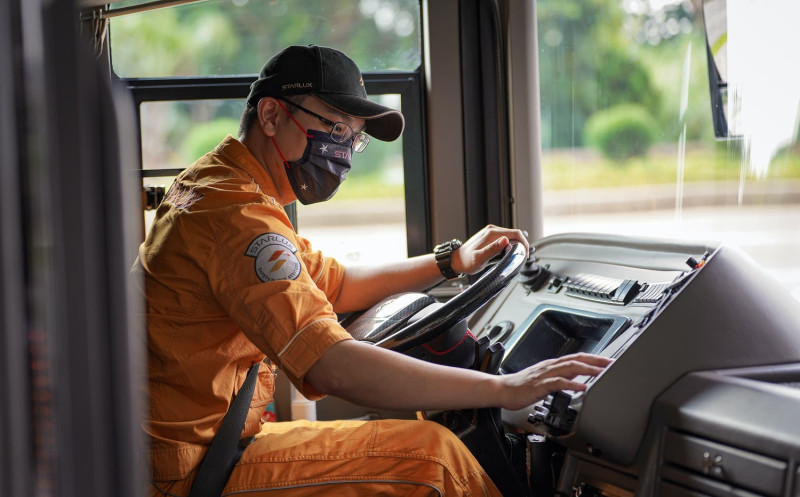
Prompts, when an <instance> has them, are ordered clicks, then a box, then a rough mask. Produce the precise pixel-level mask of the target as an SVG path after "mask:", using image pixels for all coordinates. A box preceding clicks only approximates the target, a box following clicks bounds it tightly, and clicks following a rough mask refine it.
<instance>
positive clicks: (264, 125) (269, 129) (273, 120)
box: [258, 97, 283, 136]
mask: <svg viewBox="0 0 800 497" xmlns="http://www.w3.org/2000/svg"><path fill="white" fill-rule="evenodd" d="M281 112H283V111H282V110H281V106H280V105H278V101H277V100H275V99H274V98H272V97H264V98H262V99H261V100H259V101H258V126H259V127H260V128H261V131H262V132H263V133H264V134H265V135H266V136H275V129H276V125H277V122H278V118H279V117H280V113H281Z"/></svg>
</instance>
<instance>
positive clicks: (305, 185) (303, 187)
mask: <svg viewBox="0 0 800 497" xmlns="http://www.w3.org/2000/svg"><path fill="white" fill-rule="evenodd" d="M300 189H301V190H308V185H307V184H305V183H303V184H302V185H300Z"/></svg>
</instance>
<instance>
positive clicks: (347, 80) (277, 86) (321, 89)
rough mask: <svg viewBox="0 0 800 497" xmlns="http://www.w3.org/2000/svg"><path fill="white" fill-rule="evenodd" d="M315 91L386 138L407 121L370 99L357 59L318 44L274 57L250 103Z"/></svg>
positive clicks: (373, 133) (255, 85)
mask: <svg viewBox="0 0 800 497" xmlns="http://www.w3.org/2000/svg"><path fill="white" fill-rule="evenodd" d="M304 94H312V95H314V96H315V97H317V98H319V99H320V100H322V101H324V102H325V103H327V104H328V105H330V106H331V107H333V108H334V109H336V110H338V111H339V112H341V113H342V114H346V115H348V116H353V117H360V118H362V119H365V120H366V126H365V129H364V131H365V132H366V133H367V134H369V135H371V136H374V137H375V138H377V139H378V140H383V141H393V140H396V139H397V138H398V137H399V136H400V133H402V132H403V126H404V125H405V121H404V119H403V114H401V113H400V112H399V111H397V110H395V109H392V108H389V107H385V106H383V105H380V104H378V103H376V102H373V101H372V100H369V99H367V91H366V89H365V88H364V79H363V78H362V77H361V71H359V69H358V66H356V63H355V62H353V61H352V60H351V59H350V58H349V57H348V56H347V55H345V54H343V53H342V52H340V51H338V50H336V49H333V48H328V47H320V46H317V45H308V46H298V45H295V46H290V47H287V48H284V49H283V50H281V51H280V52H279V53H278V54H277V55H275V56H274V57H272V58H271V59H270V60H269V61H267V63H266V64H265V65H264V68H263V69H261V73H260V75H259V78H258V79H257V80H255V82H253V84H252V85H250V95H249V96H248V97H247V105H249V106H251V107H255V106H257V105H258V101H259V100H261V99H262V98H263V97H273V98H279V97H286V96H290V95H304Z"/></svg>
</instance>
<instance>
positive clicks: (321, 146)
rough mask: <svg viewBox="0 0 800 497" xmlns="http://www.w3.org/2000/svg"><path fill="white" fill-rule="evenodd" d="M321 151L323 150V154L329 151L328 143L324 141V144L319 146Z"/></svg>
mask: <svg viewBox="0 0 800 497" xmlns="http://www.w3.org/2000/svg"><path fill="white" fill-rule="evenodd" d="M319 151H320V152H322V153H323V154H326V153H328V145H327V144H324V143H323V144H322V145H320V146H319Z"/></svg>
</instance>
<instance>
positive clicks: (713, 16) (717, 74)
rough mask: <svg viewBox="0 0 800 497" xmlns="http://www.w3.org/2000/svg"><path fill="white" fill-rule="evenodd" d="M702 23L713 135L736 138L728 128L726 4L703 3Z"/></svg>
mask: <svg viewBox="0 0 800 497" xmlns="http://www.w3.org/2000/svg"><path fill="white" fill-rule="evenodd" d="M703 21H704V23H705V28H706V54H707V56H708V82H709V87H710V89H711V117H712V120H713V122H714V136H716V138H717V139H718V140H725V139H731V138H737V137H738V136H735V135H733V136H732V135H731V134H730V132H729V131H730V130H729V128H728V111H729V107H728V1H727V0H705V1H704V2H703Z"/></svg>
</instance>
